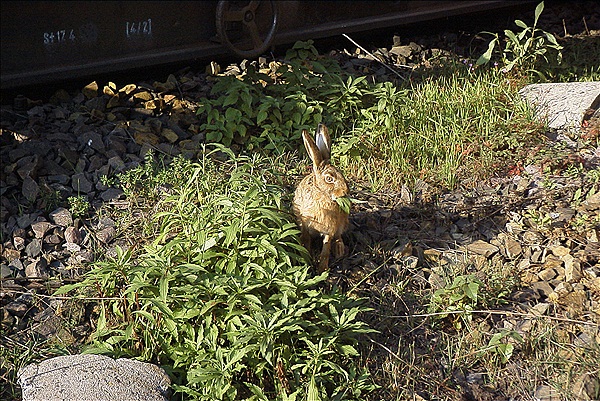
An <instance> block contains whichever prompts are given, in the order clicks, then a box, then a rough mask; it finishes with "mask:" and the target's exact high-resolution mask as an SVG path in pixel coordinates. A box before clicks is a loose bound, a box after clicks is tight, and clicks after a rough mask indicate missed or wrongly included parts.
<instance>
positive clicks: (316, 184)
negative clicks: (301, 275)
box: [292, 124, 349, 273]
mask: <svg viewBox="0 0 600 401" xmlns="http://www.w3.org/2000/svg"><path fill="white" fill-rule="evenodd" d="M302 140H303V141H304V147H305V148H306V150H307V152H308V154H309V156H310V158H311V160H312V164H313V166H312V169H313V171H312V173H310V174H309V175H307V176H306V177H304V178H303V179H302V181H300V183H299V184H298V186H297V188H296V191H295V192H294V200H293V203H292V211H293V213H294V215H295V217H296V222H297V223H298V226H299V227H300V230H301V236H300V240H301V242H302V245H304V247H305V248H306V249H307V250H308V252H309V253H311V241H312V238H313V237H316V236H318V235H320V236H322V237H323V248H322V250H321V254H320V255H319V258H318V261H317V272H318V273H322V272H324V271H325V270H327V269H328V268H329V254H330V250H331V245H332V243H333V254H334V256H335V257H336V258H339V257H341V256H342V255H343V254H344V242H343V240H342V233H343V232H344V231H345V230H346V229H347V228H348V224H349V220H348V213H346V212H345V211H344V210H342V209H341V208H340V206H339V205H338V203H337V202H336V199H337V198H341V197H345V196H347V195H348V183H347V182H346V178H344V176H343V174H342V173H341V172H340V171H339V170H338V169H337V168H335V167H334V166H332V165H331V164H330V163H329V159H330V156H331V138H330V136H329V130H328V129H327V127H326V126H325V125H324V124H319V125H318V127H317V131H316V134H315V139H313V138H312V137H311V136H310V134H309V133H308V131H306V130H303V131H302ZM311 255H312V253H311Z"/></svg>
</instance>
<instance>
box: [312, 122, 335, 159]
mask: <svg viewBox="0 0 600 401" xmlns="http://www.w3.org/2000/svg"><path fill="white" fill-rule="evenodd" d="M315 139H316V144H317V148H319V151H320V152H321V157H322V158H323V160H326V161H329V159H330V158H331V137H330V136H329V129H328V128H327V127H326V126H325V124H319V125H318V127H317V133H316V134H315Z"/></svg>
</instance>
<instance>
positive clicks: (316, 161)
mask: <svg viewBox="0 0 600 401" xmlns="http://www.w3.org/2000/svg"><path fill="white" fill-rule="evenodd" d="M302 140H303V141H304V147H305V148H306V151H307V152H308V155H309V156H310V159H311V160H312V162H313V170H314V171H315V172H317V169H318V167H319V165H320V164H321V162H322V161H323V156H322V155H321V152H320V151H319V148H318V147H317V144H316V143H315V140H314V139H313V138H312V136H310V134H309V133H308V131H307V130H302Z"/></svg>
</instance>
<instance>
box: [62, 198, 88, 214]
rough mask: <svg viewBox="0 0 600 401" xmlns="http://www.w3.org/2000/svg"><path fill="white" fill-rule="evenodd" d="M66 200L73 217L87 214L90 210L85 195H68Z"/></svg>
mask: <svg viewBox="0 0 600 401" xmlns="http://www.w3.org/2000/svg"><path fill="white" fill-rule="evenodd" d="M67 201H68V202H69V211H70V212H71V214H72V215H73V217H84V216H86V215H87V214H88V212H89V210H90V202H89V201H88V198H87V196H85V195H78V196H69V197H68V198H67Z"/></svg>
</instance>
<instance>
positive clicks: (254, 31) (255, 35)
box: [246, 21, 263, 49]
mask: <svg viewBox="0 0 600 401" xmlns="http://www.w3.org/2000/svg"><path fill="white" fill-rule="evenodd" d="M246 26H247V27H248V30H249V31H250V38H251V39H252V45H253V46H254V48H255V49H258V48H260V47H261V46H262V45H263V40H262V39H261V37H260V32H259V31H258V26H257V25H256V22H255V21H250V22H249V23H247V24H246Z"/></svg>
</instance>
